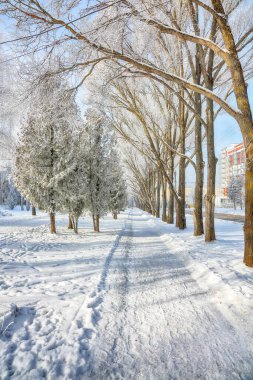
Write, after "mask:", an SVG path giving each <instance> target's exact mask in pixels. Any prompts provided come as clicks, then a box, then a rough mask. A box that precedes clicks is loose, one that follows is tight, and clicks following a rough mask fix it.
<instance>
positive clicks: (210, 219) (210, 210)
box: [205, 99, 217, 242]
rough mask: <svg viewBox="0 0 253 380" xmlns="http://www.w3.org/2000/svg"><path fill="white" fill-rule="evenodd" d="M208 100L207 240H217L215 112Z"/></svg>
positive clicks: (211, 102) (210, 101)
mask: <svg viewBox="0 0 253 380" xmlns="http://www.w3.org/2000/svg"><path fill="white" fill-rule="evenodd" d="M206 102H207V130H206V141H207V160H208V167H207V190H206V195H205V241H207V242H209V241H213V240H215V227H214V207H215V177H216V163H217V159H216V157H215V150H214V112H213V101H212V100H210V99H207V100H206Z"/></svg>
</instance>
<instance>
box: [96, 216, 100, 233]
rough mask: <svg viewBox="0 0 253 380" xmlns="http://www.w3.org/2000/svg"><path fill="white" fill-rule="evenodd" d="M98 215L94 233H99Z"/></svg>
mask: <svg viewBox="0 0 253 380" xmlns="http://www.w3.org/2000/svg"><path fill="white" fill-rule="evenodd" d="M99 231H100V229H99V215H96V232H99Z"/></svg>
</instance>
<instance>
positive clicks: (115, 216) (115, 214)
mask: <svg viewBox="0 0 253 380" xmlns="http://www.w3.org/2000/svg"><path fill="white" fill-rule="evenodd" d="M113 219H118V213H117V211H115V212H114V213H113Z"/></svg>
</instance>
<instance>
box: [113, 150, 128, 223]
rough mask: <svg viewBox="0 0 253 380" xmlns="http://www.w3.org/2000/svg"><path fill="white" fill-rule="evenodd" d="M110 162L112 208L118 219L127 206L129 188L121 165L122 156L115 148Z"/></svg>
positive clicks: (114, 215)
mask: <svg viewBox="0 0 253 380" xmlns="http://www.w3.org/2000/svg"><path fill="white" fill-rule="evenodd" d="M110 162H111V165H110V166H111V176H112V182H111V184H110V186H111V188H110V210H111V211H112V214H113V217H114V219H117V216H118V213H119V212H120V210H122V209H123V208H124V207H126V204H127V190H126V182H125V180H124V178H123V173H122V169H121V166H120V158H119V155H118V154H117V152H116V150H114V149H113V150H112V152H111V155H110Z"/></svg>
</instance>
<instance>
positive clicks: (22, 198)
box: [20, 196, 24, 211]
mask: <svg viewBox="0 0 253 380" xmlns="http://www.w3.org/2000/svg"><path fill="white" fill-rule="evenodd" d="M20 206H21V211H24V197H22V196H21V199H20Z"/></svg>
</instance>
